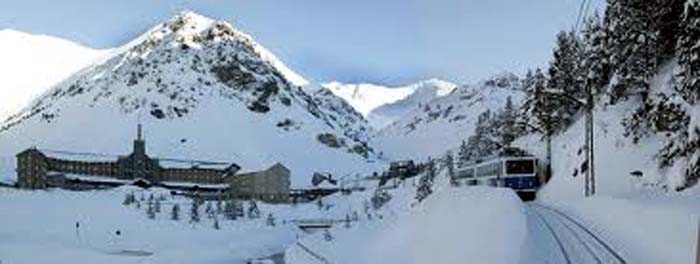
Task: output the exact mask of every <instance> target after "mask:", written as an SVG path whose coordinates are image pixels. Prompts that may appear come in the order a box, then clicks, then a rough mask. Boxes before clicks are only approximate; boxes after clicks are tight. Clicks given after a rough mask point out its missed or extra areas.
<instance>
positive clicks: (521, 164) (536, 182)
mask: <svg viewBox="0 0 700 264" xmlns="http://www.w3.org/2000/svg"><path fill="white" fill-rule="evenodd" d="M537 172H538V165H537V159H536V158H535V157H532V156H505V157H495V158H491V159H488V160H483V161H477V162H474V163H471V164H468V165H466V166H464V167H461V168H457V170H456V173H455V179H454V180H455V181H456V182H458V183H460V184H461V185H488V186H494V187H505V188H511V189H513V190H515V191H516V192H518V193H519V194H523V193H531V194H533V195H534V193H535V192H536V191H537V189H538V188H539V187H540V184H541V183H540V178H539V177H538V173H537Z"/></svg>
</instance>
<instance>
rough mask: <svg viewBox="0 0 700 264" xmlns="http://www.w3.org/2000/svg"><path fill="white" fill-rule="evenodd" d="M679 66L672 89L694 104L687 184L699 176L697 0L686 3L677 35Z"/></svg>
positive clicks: (699, 35)
mask: <svg viewBox="0 0 700 264" xmlns="http://www.w3.org/2000/svg"><path fill="white" fill-rule="evenodd" d="M677 53H678V69H677V71H676V74H675V77H676V78H675V79H676V85H675V87H676V88H675V89H676V90H677V91H678V92H679V93H680V94H681V95H682V96H683V98H684V100H685V101H686V102H688V103H689V104H691V105H693V109H694V112H691V113H690V116H691V118H692V121H690V124H689V127H688V128H687V132H685V133H684V135H686V137H687V142H686V143H685V146H684V148H683V149H682V151H683V152H684V154H685V156H686V157H687V159H688V163H689V164H688V168H687V170H686V173H685V174H686V175H685V176H686V185H688V186H689V185H692V184H694V183H695V182H697V181H698V179H700V120H699V119H700V116H698V114H700V110H698V109H700V106H698V104H699V103H700V1H698V0H689V1H688V2H687V3H686V6H685V12H684V15H683V22H682V28H681V30H680V36H679V38H678V52H677Z"/></svg>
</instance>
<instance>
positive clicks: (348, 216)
mask: <svg viewBox="0 0 700 264" xmlns="http://www.w3.org/2000/svg"><path fill="white" fill-rule="evenodd" d="M350 221H351V220H350V215H349V214H345V228H350Z"/></svg>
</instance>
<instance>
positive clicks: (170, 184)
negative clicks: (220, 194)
mask: <svg viewBox="0 0 700 264" xmlns="http://www.w3.org/2000/svg"><path fill="white" fill-rule="evenodd" d="M160 184H161V185H163V186H165V187H183V188H194V187H195V186H196V187H199V188H211V189H226V188H228V184H225V183H221V184H207V183H191V182H161V183H160Z"/></svg>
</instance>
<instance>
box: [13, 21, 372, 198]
mask: <svg viewBox="0 0 700 264" xmlns="http://www.w3.org/2000/svg"><path fill="white" fill-rule="evenodd" d="M265 54H266V53H265V52H264V49H263V48H262V47H261V46H260V45H258V44H257V43H255V42H254V41H253V39H252V38H251V37H250V36H248V35H246V34H244V33H242V32H240V31H238V30H237V29H235V28H233V27H231V26H230V25H229V24H228V23H226V22H221V21H214V20H212V19H209V18H206V17H202V16H199V15H197V14H194V13H191V12H185V13H182V14H180V15H178V16H175V17H174V18H172V19H170V20H169V21H167V22H165V23H163V24H160V25H158V26H156V27H155V28H153V29H151V30H149V31H148V32H147V33H145V34H144V35H143V36H141V37H139V38H137V39H136V40H134V41H132V42H130V43H128V44H126V45H125V46H123V47H120V48H117V49H116V50H115V51H114V52H113V56H112V57H109V58H107V59H105V60H104V63H101V64H96V65H94V66H92V67H90V68H87V69H85V70H82V71H81V72H79V73H77V74H75V75H74V76H72V77H71V78H69V79H67V80H65V81H63V82H62V83H60V84H59V85H57V86H56V87H54V88H53V89H52V90H51V91H49V92H47V93H46V94H45V95H44V96H43V97H41V98H39V99H37V100H35V101H34V102H33V104H32V105H31V107H29V108H27V109H26V110H25V111H24V112H22V113H21V114H20V115H18V116H16V117H14V118H11V119H10V120H9V121H8V122H7V123H6V124H4V127H3V128H2V129H1V130H0V146H2V148H0V151H2V153H0V155H2V156H4V157H5V160H7V159H8V158H7V157H11V156H12V155H14V154H15V153H17V152H18V151H20V150H22V149H24V148H27V147H30V146H37V147H39V148H45V149H59V150H69V151H79V152H92V153H106V154H111V155H116V154H124V153H128V151H130V141H131V140H132V139H133V138H134V128H135V125H136V123H137V120H138V119H141V120H142V122H143V123H144V124H145V129H146V137H147V145H148V148H149V153H150V154H151V155H153V156H156V157H170V158H191V159H208V160H218V161H233V162H237V163H239V164H240V165H241V166H242V167H243V169H244V170H257V169H261V168H264V167H267V166H270V165H272V164H273V163H274V162H277V161H279V162H282V163H283V164H284V165H286V166H287V167H289V168H290V169H291V170H292V184H293V185H295V186H299V185H307V184H308V183H309V181H308V178H309V177H310V175H311V174H312V173H313V171H315V170H324V171H329V172H332V173H336V174H344V173H345V172H348V171H351V170H352V171H356V170H362V168H364V167H366V164H367V163H368V162H369V161H370V160H371V159H372V156H373V155H372V153H371V152H368V147H367V146H366V145H365V142H362V141H360V140H361V139H363V138H367V136H366V135H364V134H362V133H364V132H363V131H362V130H361V129H359V128H357V127H361V126H363V124H362V123H361V122H363V120H353V119H352V118H349V119H346V118H345V117H343V118H338V116H341V115H344V114H343V113H338V114H337V116H335V117H334V118H331V117H330V116H329V113H331V112H334V110H332V109H330V108H328V107H327V105H319V104H317V103H316V100H315V98H314V97H312V96H310V95H309V94H307V93H305V92H304V91H303V90H302V89H301V88H300V87H299V86H296V85H294V84H293V83H292V82H291V81H289V80H288V79H287V78H286V77H285V76H284V75H283V74H282V70H280V69H279V68H277V67H276V66H279V64H278V63H274V62H275V61H276V59H271V58H274V57H272V55H270V54H267V55H265ZM352 121H355V122H358V124H351V122H352ZM355 128H357V129H356V130H355ZM358 133H359V134H358ZM346 135H354V137H352V138H351V137H349V136H346ZM10 159H11V158H10ZM6 163H7V162H6ZM6 167H7V166H6ZM5 170H6V172H5V175H4V177H6V178H8V177H14V175H9V176H8V174H11V170H8V169H7V168H6V169H5Z"/></svg>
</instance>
